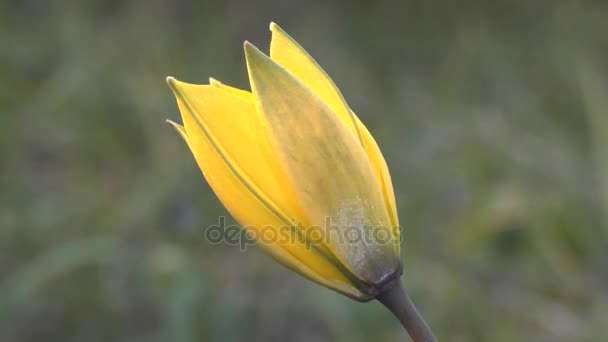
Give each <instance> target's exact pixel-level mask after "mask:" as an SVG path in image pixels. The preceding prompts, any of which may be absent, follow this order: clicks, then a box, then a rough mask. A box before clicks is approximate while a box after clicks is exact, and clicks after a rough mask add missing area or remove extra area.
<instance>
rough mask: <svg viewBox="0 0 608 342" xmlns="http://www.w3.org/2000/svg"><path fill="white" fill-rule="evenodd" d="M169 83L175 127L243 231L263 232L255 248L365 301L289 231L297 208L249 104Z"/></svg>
mask: <svg viewBox="0 0 608 342" xmlns="http://www.w3.org/2000/svg"><path fill="white" fill-rule="evenodd" d="M168 83H169V85H170V87H171V88H172V90H173V92H174V93H175V95H176V98H177V103H178V105H179V108H180V112H181V114H182V119H183V121H184V128H185V131H184V130H182V129H181V128H180V127H179V126H176V128H177V129H178V131H179V132H180V134H181V135H182V137H184V138H185V140H186V141H187V143H188V146H189V147H190V150H191V151H192V153H193V155H194V157H195V159H196V161H197V162H198V164H199V167H200V168H201V170H202V172H203V174H204V176H205V178H206V179H207V181H208V183H209V185H210V186H211V188H212V189H213V191H214V192H215V193H216V195H217V196H218V198H219V199H220V201H221V202H222V203H223V204H224V206H225V207H226V208H227V209H228V211H229V212H230V213H231V214H232V216H233V217H234V218H235V219H236V220H237V221H238V222H239V223H240V224H241V225H242V226H243V229H245V230H246V231H247V232H248V233H250V234H253V235H255V236H258V237H260V235H261V234H264V240H263V241H260V243H259V244H260V246H261V247H262V248H264V249H265V250H266V251H267V252H268V253H269V254H270V255H271V256H273V257H274V258H275V259H277V260H278V261H279V262H281V263H282V264H284V265H285V266H287V267H289V268H290V269H292V270H294V271H296V272H299V273H300V274H302V275H304V276H306V277H308V278H310V279H311V280H313V281H316V282H318V283H320V284H322V285H324V286H327V287H330V288H333V289H335V290H336V291H338V292H341V293H343V294H345V295H348V296H350V297H353V298H355V299H359V300H365V299H368V298H367V297H366V296H365V295H364V294H362V293H361V292H360V291H358V290H357V288H356V287H355V286H354V285H353V284H352V282H351V280H350V279H348V278H347V277H346V276H345V275H344V273H343V272H342V271H341V270H339V269H338V268H337V267H336V265H335V263H336V261H335V260H332V259H329V258H327V256H326V255H324V254H323V253H322V251H319V249H318V246H311V245H310V244H309V243H307V242H306V241H305V240H304V239H302V238H301V235H298V234H297V233H298V232H297V231H295V230H294V227H293V225H292V222H291V221H290V220H291V218H292V217H297V215H298V210H299V209H298V208H297V206H296V205H294V203H293V200H292V196H290V193H289V188H288V187H287V185H286V184H284V182H283V181H282V180H281V178H280V177H278V176H279V175H277V172H276V171H275V170H278V169H279V168H278V167H277V165H276V161H274V160H273V158H272V156H270V155H269V154H268V149H267V145H266V144H264V141H266V138H265V137H264V136H263V134H262V132H263V130H262V129H260V126H259V125H260V121H259V119H258V116H257V113H256V111H255V107H254V105H253V103H252V102H251V101H249V100H247V99H245V98H244V97H242V96H238V95H235V94H232V93H230V92H228V91H225V90H222V89H218V88H216V87H212V86H200V85H192V84H187V83H182V82H178V81H176V80H174V79H172V78H169V79H168ZM237 161H238V162H237ZM262 189H263V190H262Z"/></svg>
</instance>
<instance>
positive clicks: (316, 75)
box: [270, 23, 361, 141]
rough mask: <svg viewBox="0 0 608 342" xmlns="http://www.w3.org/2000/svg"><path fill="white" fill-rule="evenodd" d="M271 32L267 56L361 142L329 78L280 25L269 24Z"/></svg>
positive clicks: (352, 121) (346, 109)
mask: <svg viewBox="0 0 608 342" xmlns="http://www.w3.org/2000/svg"><path fill="white" fill-rule="evenodd" d="M270 31H272V40H271V42H270V58H271V59H272V60H273V61H275V62H276V63H277V64H279V65H280V66H282V67H283V68H285V69H287V71H289V72H290V73H291V74H292V75H293V76H295V77H296V78H297V79H299V80H300V82H302V83H304V84H305V85H307V86H308V87H309V88H310V89H312V91H313V92H314V93H315V94H317V96H318V97H320V98H321V99H322V100H323V101H325V103H326V104H327V105H328V106H329V107H330V108H331V109H332V110H333V111H334V113H336V114H337V115H338V116H339V117H340V119H341V120H342V121H343V122H344V123H345V124H346V126H347V127H348V128H349V129H350V130H351V132H353V134H355V135H356V136H357V137H358V139H359V141H361V135H360V133H359V127H358V126H357V123H356V121H355V118H354V116H353V114H352V112H351V111H350V108H348V105H347V104H346V101H344V97H343V96H342V93H340V90H338V88H337V87H336V85H335V84H334V82H333V81H332V80H331V78H329V76H327V74H326V73H325V71H324V70H323V69H321V67H320V66H319V65H318V64H317V62H315V60H314V59H313V58H312V57H310V55H309V54H308V53H307V52H306V50H304V49H303V48H302V47H301V46H300V44H298V43H297V42H296V41H295V40H294V39H293V38H291V37H290V36H289V35H288V34H287V33H286V32H285V31H283V29H282V28H280V27H279V25H277V24H275V23H270Z"/></svg>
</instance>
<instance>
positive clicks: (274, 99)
mask: <svg viewBox="0 0 608 342" xmlns="http://www.w3.org/2000/svg"><path fill="white" fill-rule="evenodd" d="M245 55H246V59H247V68H248V71H249V78H250V83H251V87H252V92H253V95H254V98H255V101H256V105H257V108H258V111H259V112H260V114H261V115H262V116H263V118H264V119H265V125H266V126H267V128H268V133H269V134H270V135H271V136H272V139H270V144H271V146H272V149H273V150H274V151H275V152H276V153H277V158H278V159H279V160H281V163H280V165H281V166H282V167H283V169H284V171H285V173H286V174H287V175H288V178H289V179H290V180H291V187H292V188H293V189H295V192H296V196H297V199H298V201H299V203H300V206H301V207H302V208H303V210H304V212H305V213H306V214H307V216H308V218H309V223H310V224H312V225H316V226H321V227H323V229H324V231H325V233H326V234H331V233H334V232H335V233H336V234H337V235H335V236H333V237H334V238H335V239H334V238H331V237H330V241H329V242H328V246H329V248H330V250H331V251H332V252H333V253H334V254H335V255H336V257H337V258H338V259H339V260H340V261H341V262H342V263H343V264H344V265H345V266H346V267H347V268H348V269H349V270H350V271H351V272H352V273H353V274H355V275H357V276H358V277H359V278H361V279H362V280H363V281H364V282H367V283H369V284H378V283H381V282H382V281H383V280H384V279H386V278H387V277H390V276H393V275H394V274H395V273H396V272H398V270H399V269H400V261H399V258H398V255H396V254H395V249H394V241H393V233H392V231H391V230H392V227H391V222H390V218H389V216H388V213H387V208H386V206H385V204H384V199H383V195H382V191H381V189H380V187H379V186H378V184H377V181H376V179H375V176H374V173H373V170H372V168H371V165H370V163H369V161H368V158H367V156H366V154H365V151H364V150H363V147H362V146H361V144H360V142H359V141H358V140H357V139H356V137H355V136H353V135H352V134H351V133H350V132H349V130H348V128H347V127H346V125H345V124H344V122H342V121H341V120H340V119H338V118H337V116H336V114H335V113H334V112H333V111H332V110H331V108H330V107H328V106H327V105H326V104H325V103H324V102H323V101H322V100H321V99H320V98H319V97H318V96H317V95H315V94H314V93H313V92H312V91H311V89H310V88H308V87H306V86H305V85H303V84H302V83H301V82H300V81H299V80H298V79H297V78H295V77H294V76H293V75H292V74H291V73H289V72H288V71H287V70H285V69H284V68H283V67H281V66H280V65H278V64H277V63H275V62H274V61H272V60H271V59H270V58H269V57H267V56H266V55H264V54H263V53H262V52H260V51H259V50H258V49H257V48H255V47H253V46H252V45H251V44H249V43H247V42H246V43H245ZM328 218H329V219H331V220H332V222H330V224H329V225H328V224H327V219H328ZM350 228H352V229H354V230H355V233H357V234H359V236H360V237H361V238H359V239H357V240H354V241H344V240H343V238H344V236H345V234H344V232H345V231H346V230H348V229H350ZM370 233H373V234H372V235H374V237H378V236H382V237H383V238H384V241H385V243H384V244H379V243H376V242H377V241H375V240H374V239H365V238H363V236H369V234H370ZM340 238H342V240H339V239H340Z"/></svg>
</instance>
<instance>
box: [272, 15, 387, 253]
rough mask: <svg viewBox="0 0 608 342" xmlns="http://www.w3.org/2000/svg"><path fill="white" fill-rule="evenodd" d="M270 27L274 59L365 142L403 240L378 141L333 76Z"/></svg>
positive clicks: (273, 27)
mask: <svg viewBox="0 0 608 342" xmlns="http://www.w3.org/2000/svg"><path fill="white" fill-rule="evenodd" d="M270 30H271V31H272V41H271V43H270V58H271V59H272V60H273V61H275V62H277V63H278V64H279V65H281V66H282V67H283V68H285V69H287V70H288V71H289V72H290V73H291V74H292V75H294V76H295V77H296V78H297V79H299V80H300V81H301V82H302V83H304V84H305V85H307V86H308V87H309V88H310V89H312V91H313V92H314V93H315V94H316V95H317V96H319V97H320V98H321V99H322V100H323V101H324V102H325V103H326V104H327V105H328V106H329V107H330V108H331V109H332V110H333V111H334V112H335V113H336V114H337V115H338V117H339V118H340V120H342V121H343V122H344V124H345V125H346V126H347V127H348V128H349V130H350V131H351V132H352V133H353V134H354V135H355V136H356V137H357V138H358V139H359V141H361V144H362V145H363V148H364V149H365V153H366V154H367V156H368V158H369V161H370V162H371V163H372V165H373V168H374V174H375V176H376V178H377V180H378V185H379V186H380V187H381V188H382V191H383V193H384V195H383V196H384V201H385V205H386V207H387V208H388V210H389V214H390V218H391V222H392V225H393V229H394V234H395V237H396V240H399V219H398V214H397V206H396V204H395V194H394V192H393V185H392V182H391V176H390V174H389V171H388V167H387V166H386V161H385V160H384V157H383V156H382V153H381V152H380V149H379V148H378V144H377V143H376V141H375V140H374V138H373V137H372V135H371V134H370V133H369V131H368V130H367V128H366V127H365V126H364V125H363V123H362V122H361V120H359V118H358V117H357V116H356V115H355V113H353V112H352V111H351V110H350V108H349V107H348V105H347V104H346V101H345V100H344V97H343V96H342V93H341V92H340V90H339V89H338V88H337V87H336V85H335V84H334V82H333V81H332V80H331V78H330V77H329V76H328V75H327V73H325V71H324V70H323V69H322V68H321V67H320V66H319V64H317V62H316V61H315V60H314V59H313V58H312V57H311V56H310V55H309V54H308V53H307V52H306V50H304V48H302V46H300V44H298V43H297V42H296V41H295V40H294V39H293V38H292V37H290V36H289V35H288V34H287V33H286V32H285V31H283V29H281V28H280V27H279V25H277V24H275V23H271V24H270ZM396 247H397V253H399V244H397V245H396Z"/></svg>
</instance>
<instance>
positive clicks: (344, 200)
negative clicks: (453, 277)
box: [167, 23, 402, 301]
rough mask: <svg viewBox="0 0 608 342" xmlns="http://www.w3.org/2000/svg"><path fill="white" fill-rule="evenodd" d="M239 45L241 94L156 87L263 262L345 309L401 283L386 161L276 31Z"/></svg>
mask: <svg viewBox="0 0 608 342" xmlns="http://www.w3.org/2000/svg"><path fill="white" fill-rule="evenodd" d="M270 30H271V31H272V41H271V45H270V57H268V56H266V55H265V54H264V53H262V52H260V51H259V50H258V49H257V48H256V47H254V46H253V45H251V44H250V43H248V42H245V56H246V59H247V69H248V71H249V80H250V84H251V89H252V91H251V92H248V91H244V90H240V89H236V88H232V87H229V86H227V85H224V84H222V83H220V82H218V81H216V80H214V79H211V80H210V84H209V85H194V84H188V83H183V82H179V81H177V80H175V79H173V78H172V77H168V78H167V83H168V84H169V86H170V87H171V89H172V90H173V92H174V94H175V97H176V99H177V103H178V106H179V109H180V112H181V116H182V120H183V122H184V126H180V125H178V124H175V123H173V122H171V124H172V125H173V126H174V127H175V128H176V129H177V130H178V131H179V133H180V134H181V135H182V137H183V138H184V140H185V141H186V142H187V144H188V146H189V148H190V150H191V151H192V154H193V155H194V158H195V159H196V161H197V163H198V165H199V167H200V169H201V171H202V172H203V174H204V176H205V179H206V180H207V182H208V183H209V185H210V186H211V188H212V189H213V191H214V192H215V194H216V195H217V197H218V198H219V199H220V200H221V202H222V203H223V204H224V206H225V207H226V209H227V210H228V211H229V212H230V213H231V215H232V216H233V217H234V218H235V219H236V220H237V222H239V224H240V225H241V226H242V228H243V229H245V230H246V231H247V232H248V234H249V235H250V236H251V237H254V239H255V240H256V241H257V242H258V244H259V245H260V246H261V247H262V248H263V249H264V250H265V251H266V252H268V253H269V254H270V255H271V256H272V257H274V258H275V259H276V260H277V261H279V262H280V263H282V264H283V265H285V266H287V267H289V268H290V269H292V270H294V271H296V272H298V273H300V274H301V275H303V276H305V277H307V278H309V279H311V280H313V281H315V282H317V283H319V284H321V285H324V286H326V287H328V288H331V289H333V290H335V291H338V292H340V293H342V294H345V295H347V296H349V297H352V298H354V299H356V300H360V301H367V300H370V299H373V298H375V297H376V296H377V295H378V294H379V293H380V291H381V290H382V287H383V286H384V285H385V284H387V283H388V282H390V281H392V280H395V279H396V278H398V277H399V276H400V275H401V272H402V266H401V261H400V257H399V255H400V250H399V222H398V218H397V210H396V208H395V198H394V194H393V188H392V184H391V179H390V175H389V172H388V169H387V166H386V162H385V161H384V158H383V157H382V154H381V152H380V150H379V148H378V145H377V144H376V142H375V141H374V138H373V137H372V136H371V135H370V133H369V131H368V130H367V128H365V126H364V125H363V124H362V123H361V121H360V120H359V119H358V118H357V116H356V115H355V114H354V113H353V112H352V110H351V109H350V108H349V107H348V105H347V104H346V102H345V101H344V98H343V96H342V94H341V93H340V91H339V90H338V88H336V86H335V85H334V83H333V81H332V80H331V79H330V78H329V77H328V76H327V74H326V73H325V72H324V71H323V69H321V67H320V66H319V65H318V64H317V63H316V62H315V61H314V59H312V57H310V56H309V55H308V53H307V52H306V51H305V50H304V49H303V48H302V47H301V46H300V45H299V44H298V43H297V42H296V41H295V40H293V39H292V38H291V37H290V36H289V35H288V34H287V33H285V32H284V31H283V30H282V29H281V28H280V27H279V26H278V25H276V24H274V23H272V24H270Z"/></svg>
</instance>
